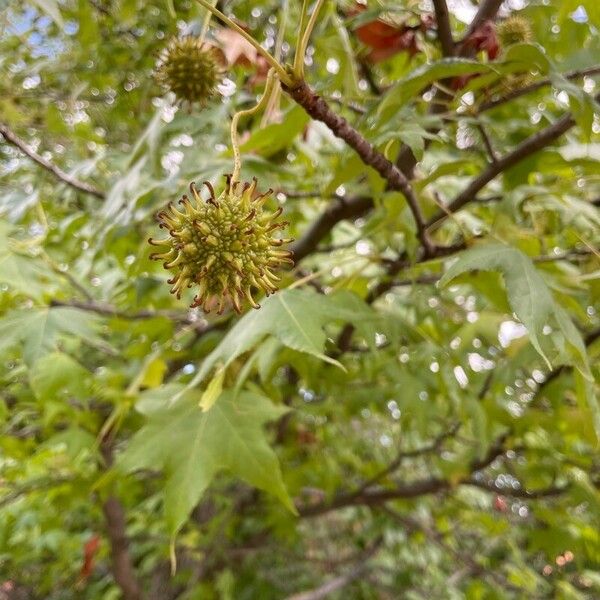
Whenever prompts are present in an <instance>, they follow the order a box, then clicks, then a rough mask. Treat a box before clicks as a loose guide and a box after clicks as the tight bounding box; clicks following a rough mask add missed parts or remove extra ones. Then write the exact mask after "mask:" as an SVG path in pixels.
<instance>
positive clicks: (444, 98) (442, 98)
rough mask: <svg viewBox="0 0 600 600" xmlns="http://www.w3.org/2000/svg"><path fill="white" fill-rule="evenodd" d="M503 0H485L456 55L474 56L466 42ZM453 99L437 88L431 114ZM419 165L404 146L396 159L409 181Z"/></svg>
mask: <svg viewBox="0 0 600 600" xmlns="http://www.w3.org/2000/svg"><path fill="white" fill-rule="evenodd" d="M502 1H503V0H483V2H482V3H481V4H480V6H479V10H478V11H477V13H476V15H475V17H474V18H473V21H472V22H471V24H470V26H469V29H468V30H467V33H466V34H465V36H464V37H463V39H462V41H460V42H459V43H457V44H455V45H454V52H453V54H454V55H458V56H460V57H462V58H468V57H469V56H472V55H473V54H474V49H473V47H472V46H470V45H469V44H465V41H466V40H468V38H469V37H470V36H471V34H472V33H473V32H474V31H475V30H477V29H478V28H479V27H480V26H481V25H483V23H484V22H485V21H488V20H493V19H494V18H495V17H496V13H497V12H498V10H499V9H500V5H501V4H502ZM452 98H453V96H452V95H450V94H448V92H447V91H446V90H445V88H444V89H442V88H441V87H436V88H435V93H434V97H433V98H432V100H431V101H430V103H429V111H428V112H429V114H430V115H439V114H441V113H443V112H444V111H445V110H446V106H447V104H448V102H449V101H450V100H451V99H452ZM439 130H440V128H439V127H431V128H429V129H428V130H427V131H428V132H429V133H437V132H438V131H439ZM430 142H431V140H429V139H427V140H425V147H427V146H429V144H430ZM416 165H417V158H416V157H415V155H414V154H413V151H412V150H411V149H410V147H409V146H407V145H406V144H402V147H401V148H400V152H399V153H398V157H397V158H396V166H397V167H398V169H400V171H402V173H404V175H406V177H408V179H412V178H413V175H414V169H415V166H416Z"/></svg>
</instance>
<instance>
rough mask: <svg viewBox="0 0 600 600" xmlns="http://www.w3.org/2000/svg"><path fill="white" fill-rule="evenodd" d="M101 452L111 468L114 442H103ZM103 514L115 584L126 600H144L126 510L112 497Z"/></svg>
mask: <svg viewBox="0 0 600 600" xmlns="http://www.w3.org/2000/svg"><path fill="white" fill-rule="evenodd" d="M100 451H101V453H102V456H103V458H104V462H105V464H106V467H107V468H109V467H110V466H111V465H112V462H113V455H112V440H110V439H104V440H102V442H101V444H100ZM102 512H103V513H104V518H105V520H106V533H107V536H108V539H109V542H110V548H111V556H110V558H111V563H112V574H113V577H114V579H115V583H116V584H117V585H118V586H119V588H121V592H122V594H123V598H124V599H125V600H142V588H141V586H140V583H139V581H138V579H137V576H136V574H135V570H134V568H133V562H132V560H131V556H130V554H129V539H128V538H127V521H126V518H125V509H124V508H123V505H122V504H121V502H120V501H119V500H118V498H117V497H116V496H113V495H111V496H109V497H108V498H107V499H106V500H105V501H104V503H103V504H102Z"/></svg>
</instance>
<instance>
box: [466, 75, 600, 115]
mask: <svg viewBox="0 0 600 600" xmlns="http://www.w3.org/2000/svg"><path fill="white" fill-rule="evenodd" d="M599 73H600V66H598V65H596V66H594V67H588V68H586V69H580V70H577V71H569V72H568V73H564V74H563V77H564V78H565V79H568V80H569V81H572V80H574V79H581V78H582V77H585V76H586V75H598V74H599ZM553 83H554V82H553V81H552V79H550V78H549V77H548V78H546V79H540V80H539V81H535V82H534V83H531V84H529V85H526V86H523V87H522V88H517V89H516V90H513V91H511V92H509V93H508V94H506V95H504V96H501V97H500V98H496V99H495V100H488V101H487V102H484V103H483V104H481V106H479V108H478V112H480V113H482V112H485V111H486V110H491V109H492V108H496V107H497V106H500V105H501V104H504V103H506V102H509V101H510V100H514V99H515V98H520V97H521V96H525V95H526V94H531V93H532V92H535V91H537V90H539V89H541V88H543V87H546V86H547V85H552V84H553Z"/></svg>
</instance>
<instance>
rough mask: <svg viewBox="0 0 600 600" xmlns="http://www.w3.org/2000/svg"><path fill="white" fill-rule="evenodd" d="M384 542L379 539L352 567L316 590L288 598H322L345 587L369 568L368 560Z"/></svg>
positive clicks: (312, 599) (288, 599)
mask: <svg viewBox="0 0 600 600" xmlns="http://www.w3.org/2000/svg"><path fill="white" fill-rule="evenodd" d="M382 542H383V540H382V539H379V540H377V541H376V542H375V544H373V547H372V548H369V550H367V552H365V553H363V555H362V556H361V557H360V559H359V560H357V561H356V563H355V564H354V565H353V566H352V568H351V569H350V570H349V571H348V572H347V573H345V574H344V575H340V576H338V577H335V578H333V579H330V580H329V581H327V582H326V583H324V584H323V585H321V586H319V587H318V588H315V589H314V590H309V591H307V592H301V593H299V594H293V595H292V596H288V597H287V599H286V600H321V599H322V598H326V597H327V596H329V594H332V593H333V592H336V591H337V590H341V589H343V588H345V587H346V586H347V585H349V584H350V583H352V582H353V581H355V580H356V579H358V578H359V577H360V576H361V575H362V574H363V573H364V572H365V571H366V570H367V569H368V568H369V562H368V561H369V559H371V558H372V557H373V556H374V555H375V554H376V553H377V552H378V551H379V549H380V548H381V545H382Z"/></svg>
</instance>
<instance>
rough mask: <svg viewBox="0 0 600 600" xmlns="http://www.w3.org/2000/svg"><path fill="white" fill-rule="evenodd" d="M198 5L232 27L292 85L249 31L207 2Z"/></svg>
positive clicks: (201, 1) (289, 79)
mask: <svg viewBox="0 0 600 600" xmlns="http://www.w3.org/2000/svg"><path fill="white" fill-rule="evenodd" d="M196 2H198V4H200V5H202V6H204V8H206V9H207V10H209V11H210V12H211V13H212V14H213V15H215V17H217V18H218V19H220V20H221V21H223V23H225V25H227V26H228V27H231V29H233V30H234V31H236V32H237V33H239V34H240V35H241V36H242V37H243V38H244V39H245V40H246V41H247V42H248V43H249V44H251V45H252V47H253V48H255V49H256V51H257V52H258V53H259V54H260V55H261V56H262V57H263V58H264V59H265V60H266V61H267V62H268V63H269V65H271V68H273V69H274V70H275V72H276V73H277V75H279V78H280V79H281V81H282V82H283V83H285V84H286V85H292V84H293V82H292V78H291V77H290V76H289V75H288V74H287V72H286V70H285V68H284V67H283V66H282V65H281V64H280V63H279V62H278V61H277V60H275V58H274V57H273V56H271V54H269V52H267V51H266V50H265V49H264V48H263V47H262V46H261V45H260V44H259V43H258V42H257V41H256V40H255V39H254V38H253V37H252V36H251V35H250V34H249V33H248V32H247V31H245V30H244V29H242V28H241V27H240V26H239V25H238V24H237V23H235V22H234V21H232V20H231V19H230V18H229V17H228V16H226V15H224V14H223V13H222V12H221V11H220V10H219V9H218V8H216V7H215V6H212V5H211V4H210V3H209V2H207V0H196Z"/></svg>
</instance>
